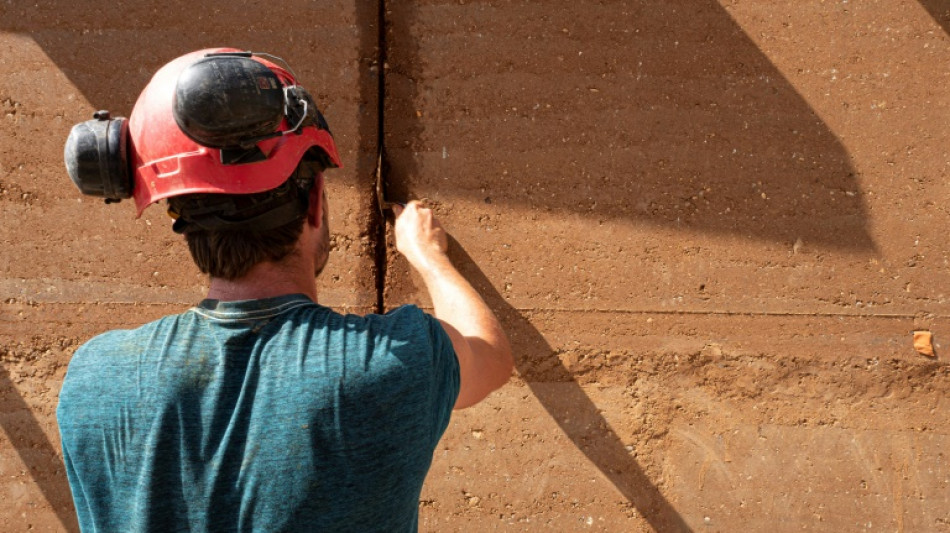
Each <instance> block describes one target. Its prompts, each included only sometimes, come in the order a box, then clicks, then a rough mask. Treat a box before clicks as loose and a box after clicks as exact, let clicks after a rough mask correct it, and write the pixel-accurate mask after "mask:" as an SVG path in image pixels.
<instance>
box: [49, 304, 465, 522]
mask: <svg viewBox="0 0 950 533" xmlns="http://www.w3.org/2000/svg"><path fill="white" fill-rule="evenodd" d="M458 391H459V370H458V361H457V359H456V356H455V352H454V350H453V348H452V344H451V341H450V340H449V337H448V335H447V334H446V332H445V330H444V329H443V328H442V326H441V325H440V324H439V322H438V321H437V320H435V319H434V318H432V317H431V316H429V315H427V314H425V313H423V312H422V311H420V310H419V309H418V308H417V307H415V306H404V307H400V308H399V309H396V310H394V311H392V312H390V313H388V314H386V315H369V316H366V317H360V316H355V315H341V314H339V313H336V312H334V311H332V310H330V309H328V308H326V307H322V306H320V305H317V304H315V303H313V302H312V301H311V300H310V299H309V298H307V297H306V296H304V295H299V294H297V295H288V296H282V297H279V298H271V299H266V300H249V301H238V302H220V301H216V300H205V301H203V302H201V304H199V305H198V306H196V307H194V308H192V309H190V310H189V311H187V312H185V313H183V314H180V315H173V316H168V317H165V318H162V319H160V320H157V321H155V322H152V323H150V324H147V325H145V326H142V327H140V328H138V329H135V330H117V331H111V332H108V333H105V334H103V335H100V336H98V337H96V338H94V339H92V340H91V341H89V342H88V343H86V344H85V345H83V346H82V347H80V348H79V349H78V350H77V351H76V353H75V355H74V356H73V358H72V360H71V361H70V363H69V370H68V372H67V374H66V379H65V381H64V383H63V388H62V391H61V393H60V399H59V407H58V410H57V418H58V421H59V429H60V434H61V437H62V444H63V457H64V459H65V463H66V473H67V476H68V478H69V484H70V487H71V489H72V493H73V499H74V500H75V502H76V510H77V513H78V515H79V523H80V525H81V527H82V529H83V531H108V532H112V531H116V532H136V531H161V532H172V531H202V532H203V531H288V532H289V531H293V532H298V531H359V532H366V531H386V532H397V531H416V530H417V523H418V502H419V494H420V491H421V489H422V483H423V480H424V478H425V475H426V472H427V471H428V469H429V466H430V464H431V460H432V454H433V451H434V450H435V447H436V444H437V443H438V441H439V439H440V438H441V437H442V434H443V432H444V431H445V429H446V426H447V425H448V422H449V417H450V415H451V412H452V407H453V405H454V404H455V399H456V397H457V396H458Z"/></svg>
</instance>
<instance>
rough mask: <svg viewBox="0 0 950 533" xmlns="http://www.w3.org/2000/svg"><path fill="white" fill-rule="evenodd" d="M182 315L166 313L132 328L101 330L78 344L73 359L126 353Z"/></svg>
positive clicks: (171, 324)
mask: <svg viewBox="0 0 950 533" xmlns="http://www.w3.org/2000/svg"><path fill="white" fill-rule="evenodd" d="M184 315H185V313H181V314H174V315H167V316H164V317H161V318H159V319H156V320H153V321H151V322H148V323H145V324H142V325H141V326H137V327H134V328H125V329H113V330H109V331H105V332H102V333H100V334H98V335H96V336H95V337H93V338H91V339H89V340H88V341H86V342H84V343H83V344H82V345H80V346H79V348H78V349H77V350H76V353H75V354H74V355H73V360H76V359H77V358H83V357H88V356H90V355H100V356H102V355H108V354H113V353H116V352H118V353H128V352H129V348H133V347H137V346H140V345H141V343H142V342H144V341H145V340H147V339H149V338H153V337H154V336H155V335H156V333H158V332H160V331H162V330H167V329H170V328H173V327H174V326H175V324H177V322H178V321H179V320H180V319H181V317H182V316H184Z"/></svg>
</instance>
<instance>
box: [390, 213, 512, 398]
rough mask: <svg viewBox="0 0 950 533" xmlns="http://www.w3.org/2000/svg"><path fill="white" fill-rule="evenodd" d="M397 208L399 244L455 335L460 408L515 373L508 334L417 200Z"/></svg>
mask: <svg viewBox="0 0 950 533" xmlns="http://www.w3.org/2000/svg"><path fill="white" fill-rule="evenodd" d="M394 210H395V211H396V225H395V228H396V248H397V249H398V250H399V251H400V252H401V253H402V254H403V255H404V256H405V257H406V259H407V260H408V261H409V264H411V265H412V266H413V268H415V269H416V270H417V271H418V272H419V273H420V274H421V276H422V280H423V282H424V283H425V285H426V289H427V290H428V291H429V296H430V297H431V298H432V304H433V306H434V307H435V317H436V318H438V319H439V321H440V322H441V323H442V325H443V327H444V328H445V330H446V332H448V334H449V338H451V339H452V346H453V347H454V348H455V353H456V355H457V356H458V360H459V369H460V373H461V390H460V391H459V397H458V400H457V401H456V402H455V408H456V409H463V408H465V407H469V406H472V405H475V404H476V403H478V402H480V401H481V400H483V399H484V398H485V397H486V396H488V394H489V393H491V392H492V391H493V390H495V389H497V388H499V387H501V386H502V385H504V384H505V383H507V382H508V380H509V379H510V378H511V370H512V368H513V367H514V363H513V359H512V355H511V346H510V345H509V343H508V337H507V336H506V335H505V332H504V331H503V330H502V328H501V324H499V323H498V319H496V318H495V315H494V314H493V313H492V312H491V309H489V308H488V306H487V305H486V304H485V302H484V300H482V298H481V296H479V295H478V293H477V292H475V289H474V288H472V286H471V284H469V283H468V281H466V280H465V278H463V277H462V275H461V274H459V272H458V270H456V268H455V267H454V266H453V265H452V262H451V261H450V260H449V257H448V255H447V254H446V252H447V250H448V239H447V236H446V233H445V230H443V229H442V226H441V225H440V224H439V222H438V221H437V220H436V219H435V217H433V215H432V211H431V210H430V209H426V208H423V207H421V206H420V205H419V203H418V202H411V203H409V204H408V205H407V206H406V207H405V208H402V207H400V206H398V205H397V206H394Z"/></svg>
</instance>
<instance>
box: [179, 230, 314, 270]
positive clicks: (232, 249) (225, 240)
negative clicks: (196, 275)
mask: <svg viewBox="0 0 950 533" xmlns="http://www.w3.org/2000/svg"><path fill="white" fill-rule="evenodd" d="M304 220H305V218H301V219H299V220H295V221H293V222H290V223H288V224H285V225H283V226H280V227H278V228H276V229H272V230H267V231H260V232H258V231H253V230H217V231H212V230H204V229H201V230H197V231H188V232H186V233H185V240H187V241H188V250H189V251H190V252H191V258H192V259H193V260H194V261H195V264H196V265H198V269H199V270H201V272H203V273H205V274H209V275H211V276H212V277H215V278H222V279H226V280H234V279H238V278H243V277H244V276H246V275H247V273H248V272H250V271H251V269H252V268H254V266H255V265H257V264H258V263H263V262H265V261H275V262H276V261H280V260H281V259H284V258H285V257H287V256H289V255H290V254H291V253H293V251H294V248H295V246H296V244H297V239H298V238H300V233H301V231H303V224H304Z"/></svg>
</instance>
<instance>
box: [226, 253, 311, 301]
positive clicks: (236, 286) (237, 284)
mask: <svg viewBox="0 0 950 533" xmlns="http://www.w3.org/2000/svg"><path fill="white" fill-rule="evenodd" d="M302 263H303V262H301V261H293V260H290V261H282V262H280V263H271V262H264V263H259V264H257V265H255V266H254V268H252V269H251V271H250V272H248V274H247V275H246V276H244V277H242V278H240V279H236V280H226V279H222V278H215V277H212V278H211V286H210V287H209V289H208V298H209V299H212V300H222V301H233V300H260V299H264V298H274V297H277V296H284V295H286V294H305V295H307V296H308V297H310V299H311V300H313V301H314V302H316V301H317V281H316V278H314V276H313V265H310V267H309V270H308V269H307V266H306V265H304V264H302Z"/></svg>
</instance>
